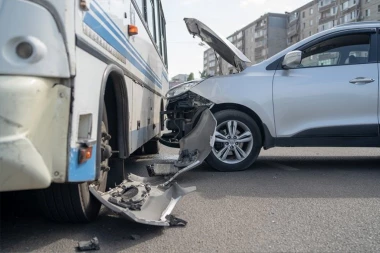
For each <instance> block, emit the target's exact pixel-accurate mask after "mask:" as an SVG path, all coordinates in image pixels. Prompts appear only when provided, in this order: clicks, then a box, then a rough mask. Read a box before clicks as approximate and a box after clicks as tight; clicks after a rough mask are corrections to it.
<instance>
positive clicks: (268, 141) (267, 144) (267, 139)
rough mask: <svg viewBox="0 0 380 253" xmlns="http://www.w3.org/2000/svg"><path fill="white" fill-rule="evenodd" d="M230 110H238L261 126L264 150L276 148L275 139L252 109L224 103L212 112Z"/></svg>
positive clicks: (216, 105) (215, 107)
mask: <svg viewBox="0 0 380 253" xmlns="http://www.w3.org/2000/svg"><path fill="white" fill-rule="evenodd" d="M228 109H233V110H238V111H241V112H244V113H246V114H247V115H248V116H250V117H251V118H252V119H253V120H254V121H255V122H256V123H257V125H258V126H259V129H260V132H261V136H262V143H263V147H264V149H268V148H272V147H274V146H275V144H274V138H273V137H272V135H271V134H270V131H269V129H268V127H267V126H266V125H265V124H264V123H263V121H262V120H261V118H260V117H259V115H258V114H257V113H256V112H254V111H253V110H251V109H250V108H248V107H246V106H244V105H241V104H235V103H223V104H215V105H214V106H213V107H212V108H211V112H212V113H216V112H219V111H223V110H228Z"/></svg>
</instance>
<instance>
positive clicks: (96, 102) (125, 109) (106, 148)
mask: <svg viewBox="0 0 380 253" xmlns="http://www.w3.org/2000/svg"><path fill="white" fill-rule="evenodd" d="M0 31H1V34H2V35H1V36H0V49H1V51H0V52H1V55H0V191H1V192H7V191H17V190H31V189H43V190H39V194H38V195H39V204H40V205H41V208H42V209H43V210H44V213H45V214H46V215H47V217H48V218H50V219H52V220H54V221H66V222H86V221H91V220H93V219H95V218H96V217H97V214H98V212H99V208H100V202H98V201H97V200H96V199H95V198H94V197H93V196H92V195H91V194H90V192H89V187H88V186H89V184H90V183H89V182H91V183H92V184H94V183H95V185H97V187H98V189H99V190H100V191H104V190H105V188H106V184H107V178H108V183H109V184H110V185H115V183H119V182H121V180H122V179H123V177H124V163H123V160H124V159H125V158H127V157H129V156H130V154H131V153H133V152H135V151H136V150H139V149H141V147H144V149H145V152H146V153H157V152H158V142H157V141H158V140H157V137H158V136H159V134H160V132H161V130H162V129H163V120H162V117H161V116H160V111H162V110H163V109H164V108H163V106H164V103H163V95H164V94H165V93H166V91H167V90H168V86H169V84H168V68H167V65H168V61H167V46H166V30H165V17H164V12H163V8H162V5H161V0H0ZM110 167H111V168H112V169H110Z"/></svg>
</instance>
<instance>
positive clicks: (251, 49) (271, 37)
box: [242, 13, 288, 64]
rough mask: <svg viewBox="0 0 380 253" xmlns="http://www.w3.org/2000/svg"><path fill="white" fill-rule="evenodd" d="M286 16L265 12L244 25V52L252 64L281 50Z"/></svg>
mask: <svg viewBox="0 0 380 253" xmlns="http://www.w3.org/2000/svg"><path fill="white" fill-rule="evenodd" d="M287 23H288V16H287V15H286V14H277V13H267V14H265V15H263V16H261V17H260V18H259V19H257V20H255V21H254V22H252V23H250V24H248V25H247V26H245V27H244V28H243V29H242V30H243V31H244V34H245V36H244V38H245V47H244V53H245V55H246V56H247V57H248V58H249V59H250V60H251V62H252V64H255V63H259V62H261V61H263V60H265V59H267V58H269V57H271V56H273V55H275V54H276V53H278V52H280V51H281V50H283V49H284V48H285V47H286V46H287V45H286V38H287V34H286V31H287Z"/></svg>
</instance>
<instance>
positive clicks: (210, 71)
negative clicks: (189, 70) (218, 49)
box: [203, 48, 219, 76]
mask: <svg viewBox="0 0 380 253" xmlns="http://www.w3.org/2000/svg"><path fill="white" fill-rule="evenodd" d="M216 62H217V60H216V55H215V52H214V50H213V49H212V48H209V49H207V50H206V51H205V52H204V53H203V70H205V71H206V73H207V75H210V76H214V75H218V72H217V66H216V65H217V63H216ZM218 70H219V69H218Z"/></svg>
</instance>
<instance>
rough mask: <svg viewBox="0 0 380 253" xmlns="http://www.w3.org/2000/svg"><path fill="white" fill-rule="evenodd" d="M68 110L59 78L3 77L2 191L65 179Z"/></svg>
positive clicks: (0, 119)
mask: <svg viewBox="0 0 380 253" xmlns="http://www.w3.org/2000/svg"><path fill="white" fill-rule="evenodd" d="M69 108H70V88H68V87H65V86H63V85H61V84H59V80H57V79H51V78H36V77H17V76H0V191H13V190H29V189H40V188H46V187H48V186H49V185H50V184H51V182H64V181H66V168H67V133H68V122H69Z"/></svg>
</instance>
